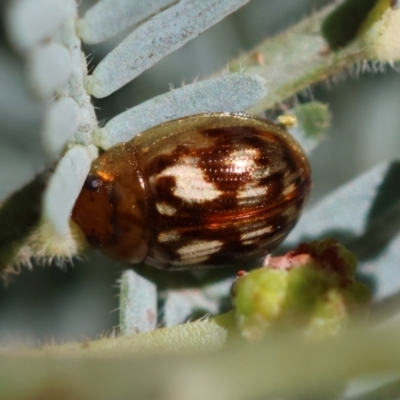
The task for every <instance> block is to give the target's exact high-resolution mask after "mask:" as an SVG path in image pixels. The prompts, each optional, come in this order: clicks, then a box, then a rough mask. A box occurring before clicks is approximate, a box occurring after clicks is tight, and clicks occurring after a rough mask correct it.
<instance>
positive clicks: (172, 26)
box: [86, 0, 249, 98]
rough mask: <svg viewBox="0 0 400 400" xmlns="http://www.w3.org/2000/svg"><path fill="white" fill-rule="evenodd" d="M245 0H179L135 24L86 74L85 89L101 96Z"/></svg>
mask: <svg viewBox="0 0 400 400" xmlns="http://www.w3.org/2000/svg"><path fill="white" fill-rule="evenodd" d="M248 1H249V0H229V1H227V0H225V1H221V0H203V1H198V0H181V1H180V2H179V3H178V4H177V5H175V6H173V7H170V8H168V9H167V10H166V11H164V12H162V13H160V14H158V15H156V16H155V17H154V18H151V19H150V20H149V21H147V22H146V23H144V24H143V25H141V26H139V27H138V28H137V29H136V30H135V31H134V32H133V33H132V34H130V35H129V36H128V37H127V38H126V39H125V40H123V41H122V42H121V43H120V44H119V45H118V46H117V47H116V48H115V49H114V50H113V51H112V52H111V53H110V54H108V55H107V56H106V57H105V58H104V60H103V61H101V62H100V64H99V65H98V66H97V67H96V68H95V70H94V71H93V74H92V75H90V76H88V78H87V85H86V87H87V91H88V93H89V94H92V95H93V96H95V97H98V98H101V97H105V96H108V95H109V94H111V93H113V92H115V91H116V90H118V89H119V88H120V87H122V86H124V85H125V84H127V83H128V82H130V81H131V80H132V79H134V78H136V77H137V76H138V75H140V74H141V73H142V72H143V71H145V70H146V69H148V68H150V67H151V66H152V65H154V64H155V63H156V62H158V61H159V60H161V59H162V58H163V57H165V56H166V55H168V54H170V53H172V52H173V51H175V50H177V49H178V48H179V47H182V46H183V45H184V44H185V43H187V42H188V41H189V40H190V39H193V38H195V37H196V36H198V35H199V34H200V33H201V32H203V31H205V30H206V29H208V28H209V27H211V26H212V25H214V24H216V23H217V22H219V21H220V20H221V19H223V18H224V17H225V16H227V15H228V14H230V13H232V12H233V11H235V10H237V9H238V8H240V7H241V6H243V5H244V4H246V3H247V2H248Z"/></svg>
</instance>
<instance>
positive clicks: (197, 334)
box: [18, 312, 235, 357]
mask: <svg viewBox="0 0 400 400" xmlns="http://www.w3.org/2000/svg"><path fill="white" fill-rule="evenodd" d="M233 318H234V315H233V313H232V312H228V313H226V314H223V315H220V316H217V317H213V318H206V319H203V320H199V321H196V322H190V323H186V324H182V325H177V326H173V327H168V328H161V329H156V330H154V331H151V332H145V333H140V334H136V335H126V336H118V337H116V336H112V337H106V338H103V339H99V340H94V341H83V342H80V343H68V344H63V345H48V346H44V347H41V348H38V349H27V350H21V351H19V352H18V353H19V354H21V355H30V356H40V355H47V356H68V355H77V356H82V357H83V356H101V357H105V356H116V357H118V356H124V355H135V354H141V353H142V354H143V353H144V354H146V355H147V354H161V353H165V352H167V353H171V352H196V353H197V352H199V353H200V352H207V351H215V350H218V349H220V348H221V347H222V346H223V345H224V344H225V342H226V341H227V339H228V336H229V334H230V333H234V332H235V324H234V319H233Z"/></svg>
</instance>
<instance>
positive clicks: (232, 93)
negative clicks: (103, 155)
mask: <svg viewBox="0 0 400 400" xmlns="http://www.w3.org/2000/svg"><path fill="white" fill-rule="evenodd" d="M266 93H267V90H266V88H265V81H264V79H262V78H260V77H259V76H258V75H254V74H246V73H242V74H239V73H237V74H227V75H223V76H221V77H218V78H212V79H207V80H205V81H201V82H196V83H192V84H190V85H186V86H184V87H182V88H179V89H174V90H172V91H170V92H168V93H165V94H162V95H160V96H157V97H154V98H153V99H151V100H148V101H146V102H144V103H142V104H140V105H138V106H136V107H134V108H131V109H130V110H128V111H125V112H123V113H122V114H120V115H118V116H116V117H115V118H113V119H112V120H111V121H109V122H108V123H107V124H106V126H105V127H104V128H103V129H100V130H99V131H98V132H97V133H96V134H95V137H94V141H95V143H96V144H97V145H98V146H100V147H102V148H104V149H107V148H109V147H111V146H112V145H114V144H116V143H120V142H126V141H128V140H131V139H132V138H133V137H134V136H135V135H137V134H138V133H140V132H143V131H144V130H146V129H149V128H151V127H153V126H155V125H158V124H161V123H163V122H166V121H170V120H173V119H176V118H181V117H185V116H188V115H193V114H199V113H206V112H218V111H219V112H225V111H231V112H235V111H243V110H246V109H247V108H249V107H251V106H252V105H254V104H255V103H257V101H259V100H260V99H262V98H263V97H264V96H265V95H266Z"/></svg>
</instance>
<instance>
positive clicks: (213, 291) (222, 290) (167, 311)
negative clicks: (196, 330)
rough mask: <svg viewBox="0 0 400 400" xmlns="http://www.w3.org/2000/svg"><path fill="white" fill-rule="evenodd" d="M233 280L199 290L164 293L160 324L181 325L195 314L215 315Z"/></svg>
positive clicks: (212, 284)
mask: <svg viewBox="0 0 400 400" xmlns="http://www.w3.org/2000/svg"><path fill="white" fill-rule="evenodd" d="M232 282H233V278H225V279H223V280H221V281H219V282H216V283H210V284H207V285H204V286H203V287H202V288H201V290H199V288H195V289H193V288H188V289H182V288H180V289H169V290H167V291H166V292H165V294H164V295H162V296H163V298H164V307H163V313H162V322H163V325H164V326H175V325H179V324H182V323H184V322H186V321H188V319H190V317H191V316H193V314H194V313H196V312H199V311H200V312H201V313H202V314H204V315H207V314H211V315H216V314H218V312H219V311H220V304H221V297H228V295H229V291H230V288H231V286H232Z"/></svg>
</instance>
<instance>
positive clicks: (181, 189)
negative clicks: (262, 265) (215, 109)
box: [72, 113, 311, 270]
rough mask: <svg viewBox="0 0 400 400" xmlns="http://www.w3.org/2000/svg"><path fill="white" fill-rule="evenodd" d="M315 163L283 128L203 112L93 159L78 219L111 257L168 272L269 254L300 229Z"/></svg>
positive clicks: (77, 208) (77, 206)
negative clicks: (312, 167)
mask: <svg viewBox="0 0 400 400" xmlns="http://www.w3.org/2000/svg"><path fill="white" fill-rule="evenodd" d="M310 174H311V171H310V166H309V164H308V161H307V159H306V156H305V155H304V153H303V151H302V149H301V148H300V146H299V145H298V144H297V143H296V142H295V140H294V139H293V138H292V137H291V136H290V135H289V134H288V133H287V132H286V131H285V130H284V128H283V127H282V126H280V125H276V124H274V123H272V122H270V121H268V120H265V119H260V118H255V117H252V116H249V115H245V114H231V113H212V114H199V115H194V116H190V117H186V118H181V119H177V120H174V121H170V122H167V123H164V124H161V125H158V126H156V127H154V128H151V129H149V130H147V131H145V132H143V133H141V134H140V135H138V136H136V137H135V138H134V139H133V140H131V141H130V142H128V143H121V144H118V145H116V146H114V147H112V148H110V149H109V150H107V151H105V152H104V153H103V154H102V155H101V156H100V157H99V158H98V159H97V160H95V162H94V163H93V165H92V168H91V172H90V174H89V176H88V177H87V179H86V181H85V184H84V187H83V188H82V191H81V193H80V195H79V198H78V199H77V201H76V204H75V207H74V209H73V212H72V219H73V220H74V221H75V223H76V224H77V225H78V226H79V227H80V228H81V230H82V231H83V233H84V234H85V236H86V239H87V241H88V242H89V244H91V245H92V246H94V247H96V248H99V249H101V250H102V251H103V252H104V253H105V254H107V255H109V256H110V257H113V258H117V259H119V260H123V261H129V262H133V263H139V262H141V261H144V262H145V263H147V264H150V265H154V266H156V267H159V268H164V269H174V270H177V269H187V268H194V267H204V266H216V265H224V264H225V265H226V264H232V263H236V262H240V261H246V260H249V259H253V258H256V257H260V256H263V255H265V254H267V253H268V252H270V251H271V250H272V249H273V248H275V247H276V246H277V245H278V244H279V243H281V242H282V240H283V239H284V238H285V236H286V235H287V234H288V233H289V231H290V230H291V229H292V227H293V226H294V225H295V223H296V221H297V219H298V217H299V215H300V213H301V210H302V209H303V206H304V204H305V202H306V200H307V198H308V195H309V192H310V187H311V180H310Z"/></svg>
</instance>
